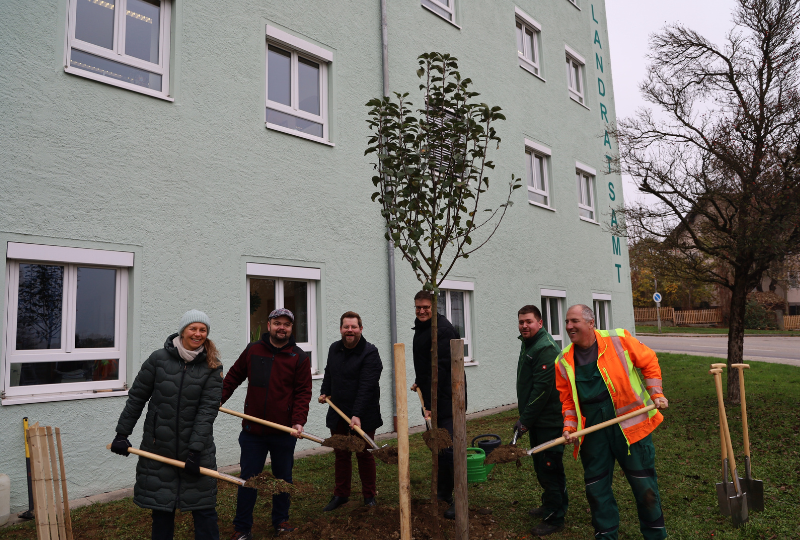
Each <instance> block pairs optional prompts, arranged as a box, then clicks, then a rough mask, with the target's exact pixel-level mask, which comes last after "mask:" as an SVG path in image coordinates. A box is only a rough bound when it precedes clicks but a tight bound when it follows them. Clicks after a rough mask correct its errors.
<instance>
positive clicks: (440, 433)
mask: <svg viewBox="0 0 800 540" xmlns="http://www.w3.org/2000/svg"><path fill="white" fill-rule="evenodd" d="M422 439H423V440H424V441H425V444H427V445H428V448H430V449H431V452H439V451H440V450H444V449H445V448H450V447H451V446H453V439H452V438H451V437H450V433H448V431H447V430H446V429H442V428H437V429H432V430H430V431H426V432H425V433H423V434H422Z"/></svg>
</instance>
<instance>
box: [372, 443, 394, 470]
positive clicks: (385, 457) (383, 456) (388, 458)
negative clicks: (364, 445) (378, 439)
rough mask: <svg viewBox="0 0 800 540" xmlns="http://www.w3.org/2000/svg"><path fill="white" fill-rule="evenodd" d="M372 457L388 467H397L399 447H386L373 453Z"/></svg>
mask: <svg viewBox="0 0 800 540" xmlns="http://www.w3.org/2000/svg"><path fill="white" fill-rule="evenodd" d="M372 455H373V456H375V457H376V458H378V459H379V460H381V461H383V462H384V463H386V464H388V465H397V447H396V446H386V447H384V448H379V449H377V450H375V451H374V452H372Z"/></svg>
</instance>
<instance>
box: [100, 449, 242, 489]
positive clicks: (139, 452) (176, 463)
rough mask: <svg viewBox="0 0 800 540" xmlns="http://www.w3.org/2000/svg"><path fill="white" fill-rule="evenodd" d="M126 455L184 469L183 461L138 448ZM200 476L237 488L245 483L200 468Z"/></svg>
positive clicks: (232, 477)
mask: <svg viewBox="0 0 800 540" xmlns="http://www.w3.org/2000/svg"><path fill="white" fill-rule="evenodd" d="M106 448H108V449H109V450H111V445H110V444H107V445H106ZM128 453H129V454H136V455H137V456H141V457H145V458H147V459H152V460H154V461H160V462H161V463H166V464H167V465H172V466H173V467H178V468H179V469H185V468H186V463H184V462H183V461H178V460H177V459H172V458H168V457H164V456H159V455H158V454H154V453H152V452H146V451H144V450H139V449H138V448H133V447H129V448H128ZM200 474H203V475H205V476H210V477H212V478H216V479H218V480H225V481H226V482H230V483H231V484H236V485H237V486H243V485H244V484H245V481H244V480H242V479H241V478H236V477H235V476H231V475H229V474H224V473H221V472H217V471H215V470H214V469H206V468H205V467H200Z"/></svg>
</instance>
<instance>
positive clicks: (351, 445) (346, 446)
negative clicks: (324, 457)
mask: <svg viewBox="0 0 800 540" xmlns="http://www.w3.org/2000/svg"><path fill="white" fill-rule="evenodd" d="M322 446H327V447H328V448H333V449H334V450H346V451H348V452H363V451H364V448H365V447H366V443H365V442H364V439H362V438H361V437H357V436H355V435H333V436H331V437H330V438H328V439H325V440H324V441H322Z"/></svg>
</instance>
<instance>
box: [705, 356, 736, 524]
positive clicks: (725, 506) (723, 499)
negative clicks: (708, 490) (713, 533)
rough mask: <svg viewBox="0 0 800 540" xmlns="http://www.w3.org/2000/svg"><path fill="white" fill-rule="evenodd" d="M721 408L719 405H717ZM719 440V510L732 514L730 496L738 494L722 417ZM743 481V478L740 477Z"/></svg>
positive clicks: (716, 365)
mask: <svg viewBox="0 0 800 540" xmlns="http://www.w3.org/2000/svg"><path fill="white" fill-rule="evenodd" d="M725 367H727V364H711V368H712V369H722V368H725ZM717 409H719V407H717ZM719 442H720V447H721V448H720V452H721V454H722V482H717V484H716V488H717V503H718V504H719V511H720V513H721V514H722V515H723V516H730V515H731V505H730V502H729V501H728V498H729V497H732V496H733V495H735V494H736V488H735V487H734V486H733V482H731V481H730V479H729V478H728V445H727V443H726V442H725V428H724V427H723V426H722V417H721V416H720V417H719ZM739 481H740V482H741V481H742V479H741V478H740V479H739Z"/></svg>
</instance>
